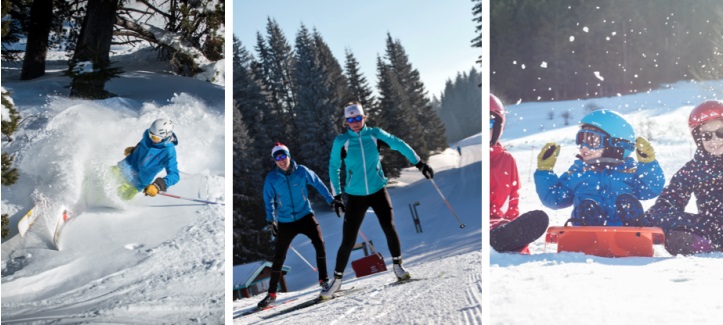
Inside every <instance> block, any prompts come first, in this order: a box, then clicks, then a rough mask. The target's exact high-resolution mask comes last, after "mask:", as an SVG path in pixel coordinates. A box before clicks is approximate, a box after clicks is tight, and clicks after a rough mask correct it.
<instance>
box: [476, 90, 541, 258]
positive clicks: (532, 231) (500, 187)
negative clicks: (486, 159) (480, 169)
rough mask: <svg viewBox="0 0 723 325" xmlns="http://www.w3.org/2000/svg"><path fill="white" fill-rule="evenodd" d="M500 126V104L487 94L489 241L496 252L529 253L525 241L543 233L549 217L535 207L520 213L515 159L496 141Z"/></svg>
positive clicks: (518, 181)
mask: <svg viewBox="0 0 723 325" xmlns="http://www.w3.org/2000/svg"><path fill="white" fill-rule="evenodd" d="M504 127H505V111H504V106H502V102H500V100H499V99H498V98H497V97H495V95H492V94H490V245H491V246H492V248H494V249H495V250H496V251H498V252H520V253H524V254H529V253H530V251H529V249H528V248H527V245H528V244H529V243H531V242H533V241H535V240H536V239H537V238H539V237H540V236H542V235H543V234H544V233H545V231H546V230H547V225H548V222H549V220H548V217H547V214H545V212H543V211H539V210H535V211H530V212H527V213H525V214H523V215H520V210H519V208H518V205H517V204H518V198H519V194H518V193H517V191H518V190H519V189H520V177H519V174H518V172H517V162H515V158H514V157H512V155H511V154H510V153H509V152H507V150H505V147H503V146H502V144H501V143H500V142H499V141H498V140H499V138H500V136H501V135H502V131H503V130H504ZM505 205H506V207H507V208H506V209H505Z"/></svg>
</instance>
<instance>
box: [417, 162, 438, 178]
mask: <svg viewBox="0 0 723 325" xmlns="http://www.w3.org/2000/svg"><path fill="white" fill-rule="evenodd" d="M414 167H417V169H419V171H420V172H422V175H424V177H426V178H427V179H430V178H434V171H433V170H432V167H429V165H427V164H425V163H423V162H422V161H421V160H420V161H419V162H418V163H417V164H416V165H414Z"/></svg>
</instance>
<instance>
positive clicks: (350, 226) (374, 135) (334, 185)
mask: <svg viewBox="0 0 723 325" xmlns="http://www.w3.org/2000/svg"><path fill="white" fill-rule="evenodd" d="M344 117H345V118H346V123H347V124H348V130H347V131H346V132H344V133H342V134H340V135H338V136H337V137H336V139H334V144H333V145H332V148H331V157H330V158H329V178H330V179H331V190H332V192H333V193H334V195H335V198H336V199H339V200H341V193H342V189H341V184H340V179H339V178H340V177H339V172H340V169H341V163H342V161H343V162H344V164H345V166H346V170H345V172H346V186H345V187H344V192H346V194H347V202H346V205H345V206H344V205H342V206H341V207H339V209H341V211H339V210H337V214H341V212H346V213H345V214H344V228H343V234H342V240H341V246H339V251H338V252H337V255H336V267H335V269H334V279H333V280H332V281H331V283H330V284H329V286H328V287H327V288H325V289H324V290H322V292H321V295H320V296H321V298H322V299H329V298H331V297H332V296H333V294H334V292H336V291H337V290H338V289H339V287H340V286H341V279H342V277H343V275H344V269H345V268H346V265H347V263H348V262H349V255H350V254H351V250H352V248H353V247H354V243H355V241H356V237H357V233H358V232H359V228H360V227H361V223H362V221H363V220H364V215H365V214H366V211H367V209H368V208H369V207H371V208H372V209H373V210H374V213H375V214H376V215H377V219H379V224H380V225H381V227H382V230H383V231H384V234H385V235H386V237H387V245H388V246H389V250H390V252H391V254H392V261H393V264H394V265H393V269H394V275H396V277H397V279H398V280H406V279H408V278H409V277H410V276H409V272H407V271H405V270H404V268H403V267H402V250H401V245H400V243H399V235H398V234H397V229H396V228H395V227H394V213H393V210H392V201H391V199H390V198H389V193H388V192H387V189H386V187H385V186H386V185H387V178H386V177H384V172H383V171H382V164H381V160H380V157H379V149H378V147H377V146H378V143H379V142H384V143H386V144H387V145H388V146H389V147H390V148H392V149H393V150H396V151H399V152H400V153H401V154H402V155H404V157H406V158H407V159H408V160H409V162H411V163H412V164H413V165H415V166H416V167H417V168H418V169H419V170H420V171H421V172H422V174H423V175H424V176H425V177H426V178H432V177H433V176H434V171H433V170H432V168H430V167H429V166H428V165H427V164H425V163H424V162H422V160H421V159H420V158H419V156H417V154H416V153H415V152H414V150H413V149H412V148H411V147H410V146H409V145H407V144H406V143H405V142H404V141H402V140H401V139H399V138H397V137H395V136H393V135H391V134H389V133H387V132H386V131H384V130H382V129H380V128H376V127H373V128H371V127H367V126H366V125H365V123H366V120H367V117H366V116H365V115H364V109H363V108H362V105H361V103H359V102H351V103H349V104H347V106H346V107H345V108H344Z"/></svg>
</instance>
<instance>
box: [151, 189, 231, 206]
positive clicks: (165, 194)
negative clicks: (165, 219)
mask: <svg viewBox="0 0 723 325" xmlns="http://www.w3.org/2000/svg"><path fill="white" fill-rule="evenodd" d="M158 194H159V195H163V196H167V197H172V198H174V199H181V200H188V201H194V202H201V203H206V204H220V205H223V206H225V204H224V203H222V202H212V201H204V200H199V199H192V198H188V197H182V196H178V195H173V194H168V193H166V192H158Z"/></svg>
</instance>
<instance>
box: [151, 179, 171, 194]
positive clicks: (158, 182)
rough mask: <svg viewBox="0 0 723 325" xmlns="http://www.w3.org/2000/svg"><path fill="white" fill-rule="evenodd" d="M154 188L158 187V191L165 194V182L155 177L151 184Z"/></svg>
mask: <svg viewBox="0 0 723 325" xmlns="http://www.w3.org/2000/svg"><path fill="white" fill-rule="evenodd" d="M152 184H153V185H155V186H156V187H158V190H159V191H161V192H165V191H166V189H167V188H168V186H166V181H165V180H163V178H160V177H157V178H156V180H155V181H153V183H152Z"/></svg>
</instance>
